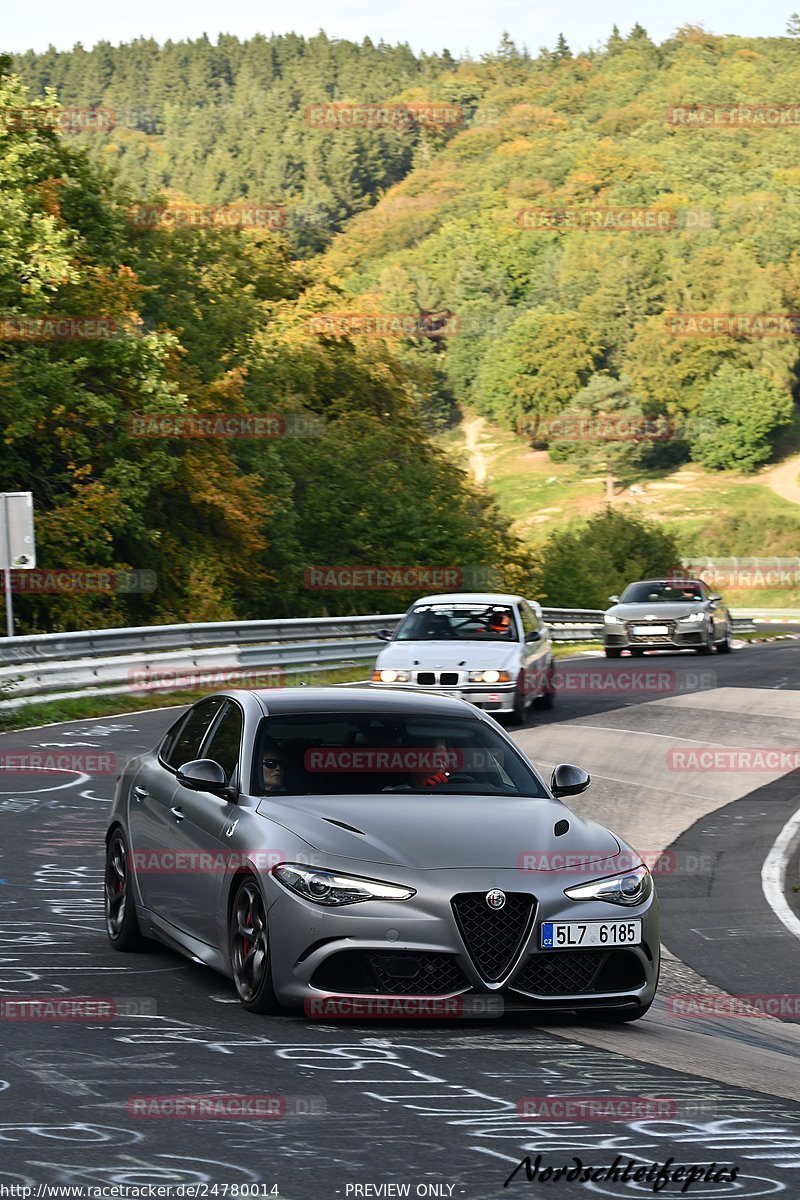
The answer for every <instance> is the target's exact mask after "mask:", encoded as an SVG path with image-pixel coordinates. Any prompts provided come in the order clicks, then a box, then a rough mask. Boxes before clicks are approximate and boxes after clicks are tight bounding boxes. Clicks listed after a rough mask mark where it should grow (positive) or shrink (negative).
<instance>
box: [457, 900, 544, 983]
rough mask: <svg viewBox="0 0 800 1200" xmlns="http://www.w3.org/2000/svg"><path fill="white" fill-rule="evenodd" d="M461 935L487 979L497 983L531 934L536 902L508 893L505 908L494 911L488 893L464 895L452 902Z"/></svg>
mask: <svg viewBox="0 0 800 1200" xmlns="http://www.w3.org/2000/svg"><path fill="white" fill-rule="evenodd" d="M452 905H453V913H454V915H455V918H456V924H457V925H458V930H459V933H460V934H461V936H462V938H463V939H464V944H465V945H466V947H467V950H468V951H469V954H470V957H471V959H472V961H473V962H474V964H475V966H476V967H477V969H478V971H479V972H480V974H481V975H482V976H483V978H484V979H486V980H488V981H489V982H491V983H495V982H496V981H497V980H498V979H502V978H503V976H504V975H505V973H506V972H507V971H508V969H509V967H510V966H511V964H512V963H513V962H514V959H515V958H516V956H517V954H518V953H519V951H520V949H521V947H522V944H523V942H524V940H525V938H526V937H527V936H528V934H529V933H530V929H531V925H532V924H533V918H534V916H535V911H536V899H535V897H534V896H530V895H528V894H527V893H525V892H508V893H507V894H506V903H505V906H504V907H503V908H500V909H492V908H489V906H488V904H487V903H486V893H485V892H462V893H461V895H459V896H454V897H453V900H452Z"/></svg>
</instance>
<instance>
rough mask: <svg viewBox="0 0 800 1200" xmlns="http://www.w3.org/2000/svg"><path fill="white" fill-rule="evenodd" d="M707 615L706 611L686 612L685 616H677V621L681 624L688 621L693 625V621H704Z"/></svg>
mask: <svg viewBox="0 0 800 1200" xmlns="http://www.w3.org/2000/svg"><path fill="white" fill-rule="evenodd" d="M707 617H708V613H704V612H696V613H688V614H687V615H686V616H685V617H678V621H679V623H681V624H683V623H684V622H688V623H689V624H692V625H693V624H694V623H695V621H705V620H706V618H707Z"/></svg>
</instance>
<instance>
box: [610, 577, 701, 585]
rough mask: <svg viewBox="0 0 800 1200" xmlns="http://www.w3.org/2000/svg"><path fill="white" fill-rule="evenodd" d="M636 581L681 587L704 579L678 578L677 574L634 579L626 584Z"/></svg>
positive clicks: (635, 582)
mask: <svg viewBox="0 0 800 1200" xmlns="http://www.w3.org/2000/svg"><path fill="white" fill-rule="evenodd" d="M637 583H668V584H669V585H670V587H675V586H676V585H679V586H680V587H683V586H684V584H687V583H699V584H703V583H704V581H703V580H702V579H689V578H686V579H678V578H677V576H674V577H673V578H671V579H664V578H662V579H634V581H633V583H629V584H627V585H626V586H627V587H634V586H635V585H636V584H637Z"/></svg>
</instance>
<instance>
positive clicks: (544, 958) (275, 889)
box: [269, 864, 659, 1016]
mask: <svg viewBox="0 0 800 1200" xmlns="http://www.w3.org/2000/svg"><path fill="white" fill-rule="evenodd" d="M347 869H348V870H352V869H353V867H351V866H348V868H347ZM360 870H361V871H362V872H363V871H364V865H363V864H361V867H360ZM381 873H383V872H381ZM393 874H394V876H397V875H398V874H399V875H400V877H401V881H402V882H404V883H407V884H408V886H409V887H417V892H416V894H415V895H414V896H413V897H412V899H411V900H408V901H402V902H394V903H379V902H374V901H368V902H366V903H364V904H358V905H348V906H344V907H343V908H338V909H336V908H335V909H325V908H323V907H321V906H319V905H315V904H313V903H311V902H308V901H305V900H302V899H301V898H299V897H296V896H294V895H293V894H292V893H290V892H288V891H287V890H286V889H285V888H283V887H282V886H281V885H280V884H278V883H277V882H276V881H275V880H271V888H270V902H271V903H270V908H269V928H270V947H271V958H272V970H273V982H274V986H275V990H276V994H277V996H278V999H279V1000H280V1001H281V1002H283V1003H284V1004H286V1005H289V1006H304V1007H305V1009H306V1011H307V1012H308V1013H309V1015H311V1016H314V1015H323V1014H322V1011H320V1012H318V1013H315V1011H314V1005H313V1003H312V1002H313V1001H314V1000H315V998H316V999H319V998H320V997H336V996H340V997H352V996H366V997H371V998H372V999H373V1000H375V999H377V998H379V997H381V996H383V997H389V996H391V997H395V998H398V997H403V996H406V997H408V996H412V997H417V998H420V997H428V998H436V997H446V996H458V997H462V998H467V997H477V996H494V997H497V998H498V999H499V1001H501V1003H500V1004H499V1005H498V1007H499V1008H500V1009H501V1010H504V1009H542V1010H548V1011H552V1010H569V1011H573V1010H575V1009H598V1008H608V1007H610V1008H621V1007H632V1008H636V1007H640V1006H644V1005H647V1004H649V1003H650V1001H651V1000H652V998H653V995H654V993H655V988H656V983H657V979H658V961H659V919H658V903H657V900H656V897H655V893H654V892H653V893H652V894H651V896H650V897H649V898H648V900H647V901H645V903H644V904H642V905H638V906H636V907H632V908H628V907H624V906H618V905H610V904H604V903H600V902H596V901H595V902H581V903H576V902H574V901H570V900H569V899H567V897H565V895H564V888H566V887H569V886H571V885H574V884H575V883H576V882H584V883H585V882H587V875H586V874H583V875H582V876H580V877H576V876H575V875H574V874H572V873H570V874H566V873H563V872H535V873H534V872H521V871H517V870H508V869H505V870H492V869H487V868H480V869H473V870H466V869H463V868H458V869H443V870H440V871H416V872H412V873H409V872H406V871H403V870H400V869H395V870H394V873H393ZM498 887H499V888H501V889H502V890H504V891H505V892H506V894H507V896H509V897H511V896H512V894H516V895H520V894H525V895H527V896H530V897H532V898H533V899H534V908H533V914H532V916H531V918H530V923H529V926H528V927H526V931H525V932H524V936H522V940H521V941H520V942H519V945H518V947H517V950H516V952H515V953H514V955H513V957H512V959H511V961H510V963H509V964H508V967H507V969H506V970H505V971H504V972H503V974H502V975H501V977H500V978H489V977H488V976H487V974H486V973H484V971H483V969H482V967H481V965H480V962H479V961H478V960H477V956H476V955H475V953H474V952H473V949H472V948H471V946H470V944H469V943H468V941H467V939H466V937H465V936H462V932H461V930H460V927H459V923H458V920H457V919H456V915H455V912H454V908H453V906H452V904H451V901H452V900H453V898H454V897H457V896H460V895H463V894H464V893H470V894H473V893H474V894H476V895H477V894H483V893H485V892H488V891H489V890H491V889H493V888H498ZM635 918H640V919H641V920H642V943H641V945H638V946H628V947H625V948H620V947H614V948H609V947H596V948H593V949H587V950H543V949H541V948H540V942H541V925H542V922H543V921H545V920H547V921H551V920H572V921H576V920H584V919H586V920H630V919H635ZM592 956H593V957H592ZM423 1009H424V1006H423ZM468 1014H469V1008H468V1007H467V1008H466V1009H465V1011H464V1015H468ZM344 1015H347V1014H344ZM374 1015H376V1016H377V1015H381V1014H380V1012H377V1011H376V1012H375V1014H374ZM409 1015H411V1014H409ZM419 1015H422V1016H424V1015H426V1013H425V1012H424V1011H422V1012H420V1014H419ZM429 1015H435V1014H433V1013H431V1014H429ZM439 1015H447V1013H444V1014H439ZM492 1015H495V1013H492ZM497 1015H499V1014H497Z"/></svg>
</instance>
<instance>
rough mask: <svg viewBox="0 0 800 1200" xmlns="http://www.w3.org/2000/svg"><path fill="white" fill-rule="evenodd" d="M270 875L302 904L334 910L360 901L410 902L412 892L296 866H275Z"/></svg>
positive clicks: (294, 864) (372, 880) (411, 889)
mask: <svg viewBox="0 0 800 1200" xmlns="http://www.w3.org/2000/svg"><path fill="white" fill-rule="evenodd" d="M272 874H273V875H274V876H275V878H276V879H278V880H280V882H281V883H282V884H283V885H284V887H287V888H288V889H289V891H290V892H296V893H297V895H298V896H302V897H303V899H304V900H313V901H314V903H315V904H324V905H325V906H326V907H327V908H335V907H337V906H338V905H341V904H360V903H361V902H362V901H364V900H410V899H411V897H412V896H414V895H416V892H415V891H414V888H406V887H398V886H397V885H396V884H393V883H381V882H380V881H379V880H375V879H359V878H357V877H356V876H355V875H339V874H335V873H334V872H333V871H315V870H314V869H313V868H311V867H301V866H299V865H298V864H297V863H279V864H278V866H277V867H273V870H272Z"/></svg>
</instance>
